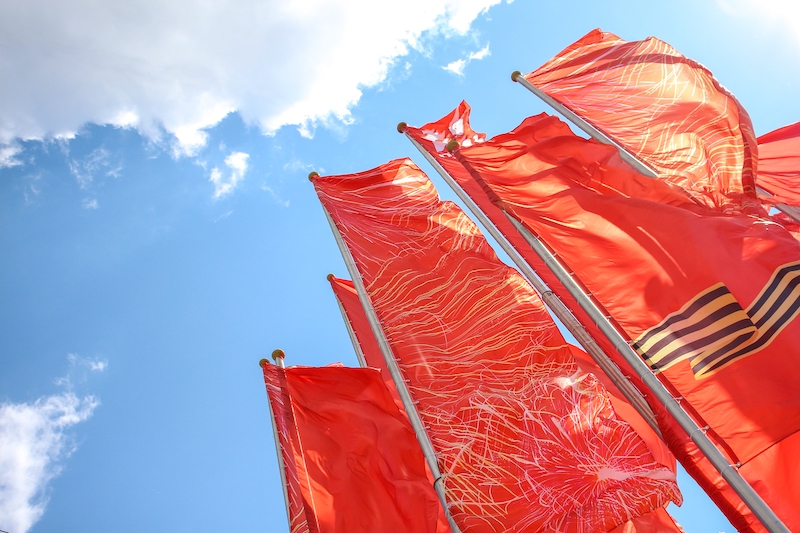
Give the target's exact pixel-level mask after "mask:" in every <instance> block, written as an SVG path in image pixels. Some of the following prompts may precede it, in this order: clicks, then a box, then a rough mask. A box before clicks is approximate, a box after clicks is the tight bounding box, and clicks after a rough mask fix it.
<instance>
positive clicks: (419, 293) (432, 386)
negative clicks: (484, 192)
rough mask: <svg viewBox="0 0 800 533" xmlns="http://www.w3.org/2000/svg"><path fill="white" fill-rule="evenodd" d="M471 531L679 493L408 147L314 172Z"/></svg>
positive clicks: (566, 525) (590, 520) (614, 516)
mask: <svg viewBox="0 0 800 533" xmlns="http://www.w3.org/2000/svg"><path fill="white" fill-rule="evenodd" d="M312 181H313V183H314V186H315V188H316V190H317V194H318V195H319V197H320V200H321V202H322V204H323V206H324V207H325V209H326V210H327V212H328V213H329V214H330V216H331V218H332V220H333V221H334V223H335V225H336V228H337V230H338V231H339V233H340V234H341V236H342V238H343V240H344V242H345V243H346V245H347V248H348V249H349V251H350V254H351V255H352V257H353V259H354V261H355V263H356V266H357V268H358V272H359V274H360V276H361V279H362V280H363V283H364V285H365V288H366V290H367V293H368V295H369V299H370V302H371V305H372V306H373V308H374V310H375V313H376V314H377V316H378V318H379V320H380V324H381V327H382V328H383V331H384V332H385V335H386V337H387V339H388V340H389V342H390V343H391V348H392V351H393V355H394V356H395V357H396V358H397V361H398V366H399V367H400V370H401V372H402V375H403V377H404V379H405V381H406V385H407V388H408V390H409V392H410V393H411V395H412V397H413V399H414V401H415V405H416V407H417V410H418V413H419V415H420V417H421V419H422V421H423V422H424V424H425V427H426V429H427V433H428V436H429V437H430V440H431V443H432V444H433V447H434V449H435V451H436V455H437V460H438V466H439V470H440V471H441V472H442V474H443V482H444V486H445V492H446V495H447V501H448V506H449V509H450V512H451V514H452V516H453V518H454V519H455V521H456V523H457V524H458V525H459V527H461V528H462V529H463V530H464V531H470V532H475V533H481V532H484V531H485V532H494V531H498V530H502V531H528V530H542V531H570V532H576V533H577V532H590V531H609V530H611V529H613V528H615V527H617V526H619V525H621V524H624V523H625V522H627V521H628V520H629V519H631V518H634V517H638V516H641V515H645V514H648V513H650V512H652V511H654V510H657V509H660V508H662V507H663V506H664V505H665V504H667V503H668V502H669V501H670V500H673V501H680V495H679V493H678V491H677V486H676V484H675V479H674V474H673V472H672V471H671V469H670V468H669V467H668V466H665V465H663V464H660V463H658V462H656V461H655V460H654V458H653V455H652V454H651V453H650V451H649V450H648V448H647V445H646V443H645V442H644V441H643V440H642V439H641V438H640V437H639V436H638V435H637V434H636V432H635V431H634V430H633V429H632V428H631V426H630V425H628V424H626V423H625V422H624V421H622V420H621V419H620V418H619V417H618V416H617V415H616V414H615V412H614V410H613V408H612V406H611V402H610V399H609V396H608V394H607V392H606V391H605V389H604V388H603V387H602V385H601V383H600V382H599V381H598V380H597V379H596V378H595V376H594V375H592V374H586V373H583V372H581V371H580V369H579V368H578V366H577V365H576V363H575V360H574V358H573V357H572V354H571V351H570V348H569V346H568V345H567V344H566V343H565V341H564V339H563V338H562V337H561V335H560V333H559V332H558V330H557V329H556V327H555V326H554V324H553V322H552V320H551V319H550V317H549V316H548V314H547V312H546V310H545V309H544V306H543V305H542V303H541V300H539V298H538V296H537V295H536V294H535V293H534V292H533V290H532V289H531V287H530V285H528V283H527V282H526V281H524V279H523V278H521V276H520V275H519V274H518V273H517V272H516V271H514V270H512V269H510V268H509V267H507V266H505V265H503V264H502V263H501V262H500V261H499V260H498V259H497V257H496V256H495V254H494V252H493V251H492V249H491V248H490V246H489V245H488V243H487V242H486V240H485V239H484V237H483V236H482V235H481V234H480V232H479V230H478V229H477V227H476V226H475V225H474V224H473V223H472V222H471V221H470V220H469V219H468V218H467V217H466V216H465V215H464V214H463V213H462V212H461V211H460V209H458V207H457V206H455V204H452V203H450V202H441V201H440V200H439V198H438V195H437V194H436V191H435V190H434V188H433V185H432V184H431V182H430V181H429V180H428V178H427V176H425V175H424V173H422V171H420V170H419V169H418V168H417V167H416V165H414V164H413V163H412V162H411V161H409V160H396V161H392V162H390V163H388V164H386V165H383V166H381V167H378V168H376V169H372V170H369V171H365V172H361V173H358V174H350V175H341V176H325V177H319V176H317V177H315V178H313V180H312Z"/></svg>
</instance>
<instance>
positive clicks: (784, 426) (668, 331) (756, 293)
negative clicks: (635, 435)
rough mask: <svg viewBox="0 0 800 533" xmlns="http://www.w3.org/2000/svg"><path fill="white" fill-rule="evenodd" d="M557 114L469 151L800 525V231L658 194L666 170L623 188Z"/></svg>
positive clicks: (510, 208) (593, 146) (468, 159)
mask: <svg viewBox="0 0 800 533" xmlns="http://www.w3.org/2000/svg"><path fill="white" fill-rule="evenodd" d="M553 120H555V119H552V118H551V117H546V116H537V117H531V118H529V119H526V120H525V121H524V122H523V123H522V125H520V126H519V127H518V128H516V129H515V130H514V131H512V132H511V133H509V134H505V135H501V136H498V137H496V138H494V139H491V140H489V141H487V142H485V143H482V144H480V145H475V146H471V147H466V148H463V149H461V150H459V151H458V152H457V158H458V160H459V161H460V162H462V164H464V165H465V168H467V169H469V171H470V172H471V174H472V175H473V176H474V177H475V178H476V179H478V180H479V182H480V183H481V185H482V186H483V187H484V188H485V190H486V192H487V193H488V195H489V197H491V198H492V200H493V201H494V202H495V203H496V205H498V206H499V207H502V208H503V209H505V210H506V211H507V212H508V213H509V214H511V215H512V216H513V217H515V218H517V219H518V220H519V221H521V222H522V223H523V224H524V225H525V226H526V227H527V228H528V229H529V230H530V231H532V232H533V233H534V234H536V235H538V236H539V237H540V238H541V239H542V240H543V241H544V242H545V243H546V244H547V245H548V246H549V247H551V248H552V249H553V250H554V251H555V252H556V253H557V254H558V256H559V258H560V259H561V261H562V262H563V263H564V264H565V266H566V267H567V268H568V269H569V270H571V271H573V272H574V273H575V274H576V276H577V278H578V279H579V280H580V281H581V283H582V284H583V285H584V286H585V287H586V288H587V289H588V291H589V292H590V293H591V294H592V295H593V297H594V298H596V300H597V301H598V302H599V303H600V304H601V305H602V306H603V307H604V308H605V311H606V312H607V313H608V314H609V315H610V316H611V317H613V319H614V320H615V322H616V323H617V324H618V326H619V327H621V329H622V330H623V331H624V332H625V334H627V336H628V337H629V338H630V339H631V341H632V342H634V345H635V346H636V347H637V348H638V350H639V351H640V353H641V354H642V357H643V358H644V359H645V361H646V362H647V363H648V364H649V365H650V366H651V368H653V369H654V370H655V371H656V372H657V373H659V377H660V378H661V379H662V381H663V382H665V384H667V385H668V387H671V388H673V389H674V391H675V394H676V395H679V396H681V397H683V399H684V402H683V405H685V406H688V408H689V409H690V413H692V414H693V415H695V416H696V419H697V421H698V423H699V425H700V426H701V427H703V426H705V425H709V426H710V430H709V436H710V437H711V438H712V440H714V441H716V442H717V444H718V446H720V448H721V449H722V450H723V451H724V452H725V453H727V454H728V455H729V458H730V459H731V462H732V463H737V462H741V463H743V466H742V468H741V469H740V471H741V473H742V474H743V475H744V477H745V478H746V479H748V480H749V481H750V482H751V484H753V485H754V487H755V488H756V489H757V490H758V491H759V492H760V493H761V495H762V497H764V499H765V500H767V501H768V503H770V504H771V506H772V507H773V509H774V510H775V511H776V512H778V514H779V516H781V517H782V519H784V520H785V521H786V523H787V525H788V526H789V528H790V529H800V516H798V514H797V513H798V511H797V510H796V509H798V508H800V494H798V492H800V489H798V488H792V487H790V486H788V485H787V484H786V483H787V480H786V478H785V474H783V472H788V471H792V470H790V468H791V467H792V466H793V461H795V459H792V458H793V457H796V456H797V454H798V452H800V433H798V430H800V388H799V387H797V383H798V382H800V364H798V362H800V360H798V359H799V358H800V356H798V353H797V349H796V347H797V346H798V343H800V323H798V321H797V320H795V318H796V315H797V313H798V312H799V311H800V288H798V287H800V245H798V243H797V241H796V240H795V239H794V238H793V236H792V235H791V234H790V233H789V232H787V231H786V230H785V229H784V228H782V227H781V226H779V225H777V224H774V223H770V222H766V221H764V220H760V219H757V218H752V217H747V216H726V215H720V214H718V213H717V212H716V211H713V210H710V209H703V208H701V207H699V206H696V207H691V208H689V207H687V206H680V205H679V206H676V205H668V203H665V202H662V201H661V200H659V198H661V197H662V191H661V190H660V189H663V188H664V187H668V185H666V184H664V183H663V182H660V181H657V180H650V181H649V183H648V182H646V181H645V182H641V181H639V182H635V183H634V182H631V185H630V188H629V189H627V190H626V189H624V187H623V186H622V185H620V184H624V183H625V182H626V181H630V180H631V178H630V171H627V174H619V171H618V169H616V168H613V167H610V166H606V165H603V164H602V162H598V160H597V157H596V152H597V149H598V148H597V147H598V145H599V143H596V142H594V141H587V140H584V139H580V138H578V137H577V136H575V135H573V134H572V133H571V132H568V131H567V130H561V131H559V130H558V129H556V128H553V127H552V121H553ZM565 154H567V155H568V157H565ZM609 183H612V184H615V185H614V186H613V187H611V188H609V187H608V184H609ZM609 355H612V354H609ZM655 409H657V406H654V410H655ZM663 429H665V432H668V431H669V428H666V427H664V428H663ZM665 436H666V435H665ZM672 444H673V446H672V449H673V451H675V452H676V454H678V455H679V459H681V455H683V456H684V457H683V458H682V462H684V463H685V460H686V459H687V457H686V453H681V450H680V449H676V445H677V443H672ZM687 453H688V454H689V455H694V454H695V452H694V451H692V450H691V449H687ZM765 461H768V462H769V463H770V466H769V467H768V468H764V462H765ZM685 464H686V463H685ZM756 465H760V466H759V467H758V468H756ZM693 468H695V469H696V468H700V469H701V470H704V469H705V467H703V466H702V465H700V466H696V467H693V466H692V465H691V464H689V465H688V466H687V470H689V471H690V473H692V469H693ZM762 468H763V470H762ZM772 473H774V475H772ZM699 481H701V484H703V482H702V480H699ZM708 481H710V482H711V483H712V484H717V485H718V486H719V483H718V481H714V480H713V478H710V479H709V480H708ZM708 481H706V483H705V486H706V488H707V489H708V488H709V486H708ZM724 490H725V489H723V491H724ZM713 496H714V494H712V497H713ZM717 497H718V498H719V495H717ZM726 498H727V496H726ZM727 501H729V502H730V507H729V508H728V510H727V513H730V512H732V509H734V508H736V507H738V508H739V509H740V510H741V505H740V502H738V499H736V498H727ZM718 503H719V500H718ZM723 507H724V504H723ZM723 510H725V509H723ZM744 514H745V515H747V514H748V513H746V512H745V513H744ZM729 519H731V520H732V521H733V522H735V523H734V525H735V526H736V527H738V528H740V529H741V528H745V527H747V526H746V524H743V523H742V519H741V518H739V519H737V518H736V516H732V515H730V514H729ZM746 521H748V522H749V523H750V527H753V528H754V529H758V528H759V526H758V525H756V524H754V523H753V522H752V517H749V518H747V519H746ZM737 523H738V525H737Z"/></svg>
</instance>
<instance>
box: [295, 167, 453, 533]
mask: <svg viewBox="0 0 800 533" xmlns="http://www.w3.org/2000/svg"><path fill="white" fill-rule="evenodd" d="M318 175H319V174H317V173H316V172H312V173H311V174H309V176H308V177H309V180H311V179H313V177H314V176H318ZM320 205H321V207H322V211H323V212H324V213H325V218H326V219H327V220H328V224H329V225H330V227H331V231H332V232H333V238H334V239H335V240H336V244H337V245H338V246H339V251H340V252H341V254H342V259H344V263H345V265H346V266H347V271H348V272H349V274H350V277H351V278H352V280H353V285H354V286H355V288H356V292H357V293H358V299H359V301H360V302H361V306H362V307H363V308H364V313H365V314H366V315H367V320H368V321H369V326H370V329H372V334H373V335H375V340H376V341H377V342H378V347H379V348H380V350H381V354H382V355H383V358H384V360H385V361H386V366H387V368H388V369H389V374H390V375H391V376H392V381H394V384H395V387H396V388H397V393H398V395H399V396H400V400H401V401H402V402H403V407H404V408H405V410H406V413H407V414H408V419H409V421H410V422H411V427H412V428H413V429H414V433H415V434H416V436H417V440H418V441H419V445H420V447H421V448H422V454H423V455H424V456H425V460H426V461H427V462H428V468H430V470H431V474H432V475H433V478H434V482H433V487H434V489H435V490H436V493H437V494H438V496H439V501H440V502H441V504H442V509H444V513H445V516H446V517H447V522H448V523H449V524H450V528H451V529H452V530H453V533H461V530H460V529H459V528H458V526H457V525H456V523H455V522H454V521H453V517H452V516H451V515H450V510H449V509H448V508H447V499H446V498H445V492H444V485H443V484H442V474H441V472H440V471H439V465H438V463H437V462H436V452H435V451H434V449H433V445H432V444H431V441H430V438H429V437H428V433H427V432H426V431H425V426H424V425H423V423H422V419H421V418H420V417H419V413H418V412H417V408H416V406H415V405H414V400H413V399H412V398H411V394H410V393H409V392H408V387H406V380H405V378H403V375H402V374H401V372H400V367H399V366H398V365H397V360H396V359H395V356H394V353H392V347H391V346H390V345H389V341H388V340H387V339H386V334H385V333H384V332H383V327H382V326H381V324H380V321H379V319H378V315H377V314H376V313H375V308H374V307H373V306H372V301H371V300H370V298H369V294H367V291H366V288H365V287H364V281H363V280H362V279H361V273H360V272H359V271H358V268H357V267H356V263H355V261H354V260H353V256H352V255H351V254H350V250H349V249H348V248H347V245H346V244H345V243H344V239H342V235H341V234H340V233H339V228H337V227H336V224H335V223H334V221H333V218H332V217H331V215H330V213H328V210H327V209H326V208H325V205H323V204H322V203H320Z"/></svg>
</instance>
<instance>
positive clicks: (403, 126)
mask: <svg viewBox="0 0 800 533" xmlns="http://www.w3.org/2000/svg"><path fill="white" fill-rule="evenodd" d="M407 127H408V124H406V123H405V122H398V123H397V133H404V132H405V131H406V128H407Z"/></svg>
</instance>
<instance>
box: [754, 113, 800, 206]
mask: <svg viewBox="0 0 800 533" xmlns="http://www.w3.org/2000/svg"><path fill="white" fill-rule="evenodd" d="M758 158H759V159H758V180H757V184H758V186H759V187H761V188H762V189H765V190H766V191H767V192H769V193H770V194H772V197H770V198H762V201H769V202H771V203H776V202H780V203H785V204H788V205H792V206H795V207H800V122H795V123H794V124H790V125H788V126H784V127H782V128H779V129H777V130H775V131H772V132H770V133H767V134H765V135H762V136H761V137H759V138H758Z"/></svg>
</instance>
